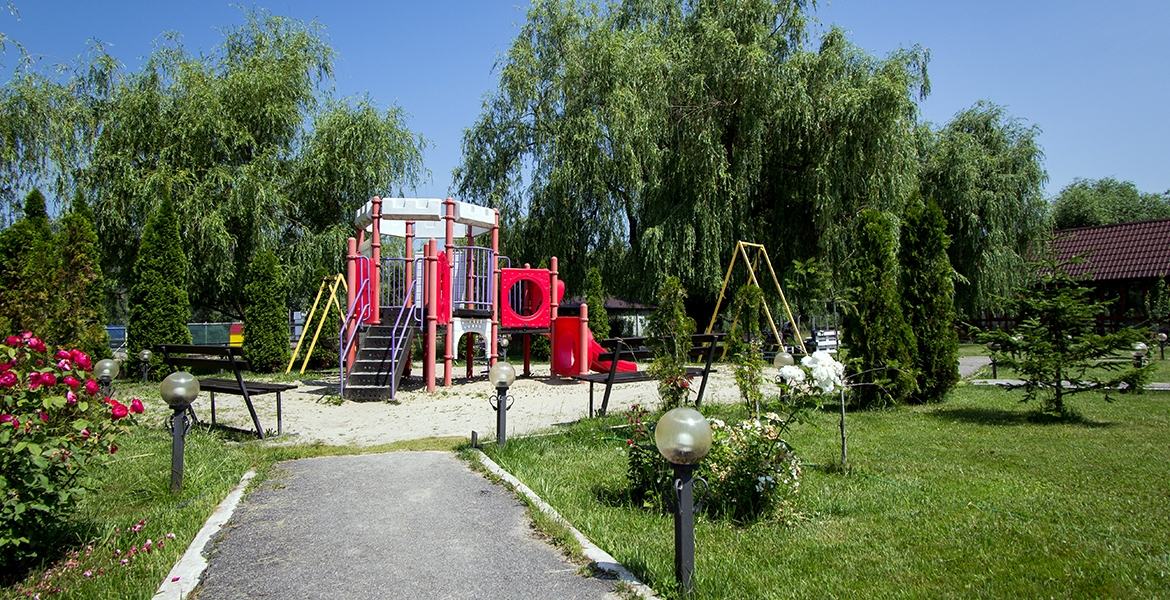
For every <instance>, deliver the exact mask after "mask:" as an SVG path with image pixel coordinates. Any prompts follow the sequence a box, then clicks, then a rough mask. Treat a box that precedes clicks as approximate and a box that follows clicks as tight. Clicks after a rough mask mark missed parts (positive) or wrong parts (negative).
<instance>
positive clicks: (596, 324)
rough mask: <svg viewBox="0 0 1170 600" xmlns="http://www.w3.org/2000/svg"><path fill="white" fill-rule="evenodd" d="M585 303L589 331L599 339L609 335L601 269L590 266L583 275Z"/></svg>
mask: <svg viewBox="0 0 1170 600" xmlns="http://www.w3.org/2000/svg"><path fill="white" fill-rule="evenodd" d="M585 303H586V304H588V305H589V331H591V332H593V337H594V338H596V339H599V340H602V339H605V338H607V337H609V313H608V312H606V310H605V286H604V284H602V282H601V271H598V270H597V267H590V269H589V273H588V274H587V275H586V276H585Z"/></svg>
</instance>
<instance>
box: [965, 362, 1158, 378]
mask: <svg viewBox="0 0 1170 600" xmlns="http://www.w3.org/2000/svg"><path fill="white" fill-rule="evenodd" d="M1123 358H1124V357H1123ZM1150 364H1152V365H1154V372H1153V374H1152V375H1151V376H1150V382H1151V383H1152V382H1162V383H1166V382H1170V360H1158V359H1157V356H1155V360H1152V361H1150ZM1119 372H1120V371H1107V370H1105V369H1090V370H1089V373H1088V374H1089V375H1098V376H1100V377H1101V378H1103V379H1108V378H1109V377H1110V376H1116V375H1117V373H1119ZM995 374H996V376H997V377H999V378H1000V379H1019V378H1020V376H1019V374H1018V373H1016V372H1015V370H1013V369H1008V368H1006V367H996V369H995ZM991 375H992V371H991V367H990V366H986V367H982V368H980V369H979V370H978V371H977V372H976V373H975V375H973V376H971V379H991Z"/></svg>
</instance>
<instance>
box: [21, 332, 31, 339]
mask: <svg viewBox="0 0 1170 600" xmlns="http://www.w3.org/2000/svg"><path fill="white" fill-rule="evenodd" d="M32 336H33V335H32V332H31V331H26V332H24V333H22V334H20V337H21V339H25V340H27V339H28V338H30V337H32Z"/></svg>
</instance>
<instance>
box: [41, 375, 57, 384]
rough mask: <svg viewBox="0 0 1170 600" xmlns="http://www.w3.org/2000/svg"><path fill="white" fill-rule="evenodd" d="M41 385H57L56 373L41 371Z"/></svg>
mask: <svg viewBox="0 0 1170 600" xmlns="http://www.w3.org/2000/svg"><path fill="white" fill-rule="evenodd" d="M41 385H45V386H49V387H53V386H55V385H57V375H55V374H53V373H42V374H41Z"/></svg>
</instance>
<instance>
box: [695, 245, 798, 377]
mask: <svg viewBox="0 0 1170 600" xmlns="http://www.w3.org/2000/svg"><path fill="white" fill-rule="evenodd" d="M749 250H754V251H755V256H754V257H752V258H749V257H748V251H749ZM740 256H743V263H744V266H745V267H747V272H748V282H749V283H751V284H752V285H754V286H756V287H757V288H760V291H763V286H761V285H760V281H759V278H757V277H756V269H757V268H758V267H759V266H760V257H761V256H762V257H763V258H764V263H765V264H766V265H768V273H770V274H771V275H772V283H773V284H775V285H776V291H777V292H779V293H780V301H781V303H783V304H784V312H785V313H787V316H788V322H789V323H790V324H791V325H792V332H793V334H794V336H795V337H796V345H799V346H800V351H801V353H805V354H807V352H808V351H807V349H805V347H804V338H803V337H802V336H801V335H800V329H799V328H798V327H797V325H796V320H795V319H793V318H792V309H791V308H790V307H789V306H788V299H787V298H785V297H784V289H783V288H781V287H780V280H779V279H777V278H776V270H775V269H773V268H772V259H770V258H768V250H767V249H766V248H764V246H763V244H753V243H751V242H745V241H742V240H741V241H738V242H736V244H735V252H733V253H732V255H731V264H729V265H727V275H725V276H724V277H723V287H722V288H720V290H719V300H718V301H716V302H715V312H713V313H711V322H710V323H708V324H707V331H706V332H704V333H708V334H709V333H711V331H712V330H714V328H715V320H716V319H717V318H718V317H719V307H720V306H721V305H722V304H723V298H724V295H725V294H726V292H727V284H728V283H730V282H731V273H732V270H733V269H734V268H735V261H736V260H737V259H738V258H739V257H740ZM763 304H764V314H765V315H767V316H768V325H769V326H771V327H772V332H773V333H774V334H775V335H776V341H777V342H778V343H779V344H780V347H781V349H783V347H784V340H783V336H782V335H781V332H780V330H779V329H777V328H776V322H775V320H773V319H772V310H771V309H770V308H768V303H767V302H764V303H763ZM738 323H739V310H738V309H737V310H736V312H735V316H734V317H733V321H732V325H731V328H732V329H733V330H734V329H735V326H736V325H737V324H738ZM723 353H724V355H726V354H727V348H726V347H725V348H724V349H723Z"/></svg>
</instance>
